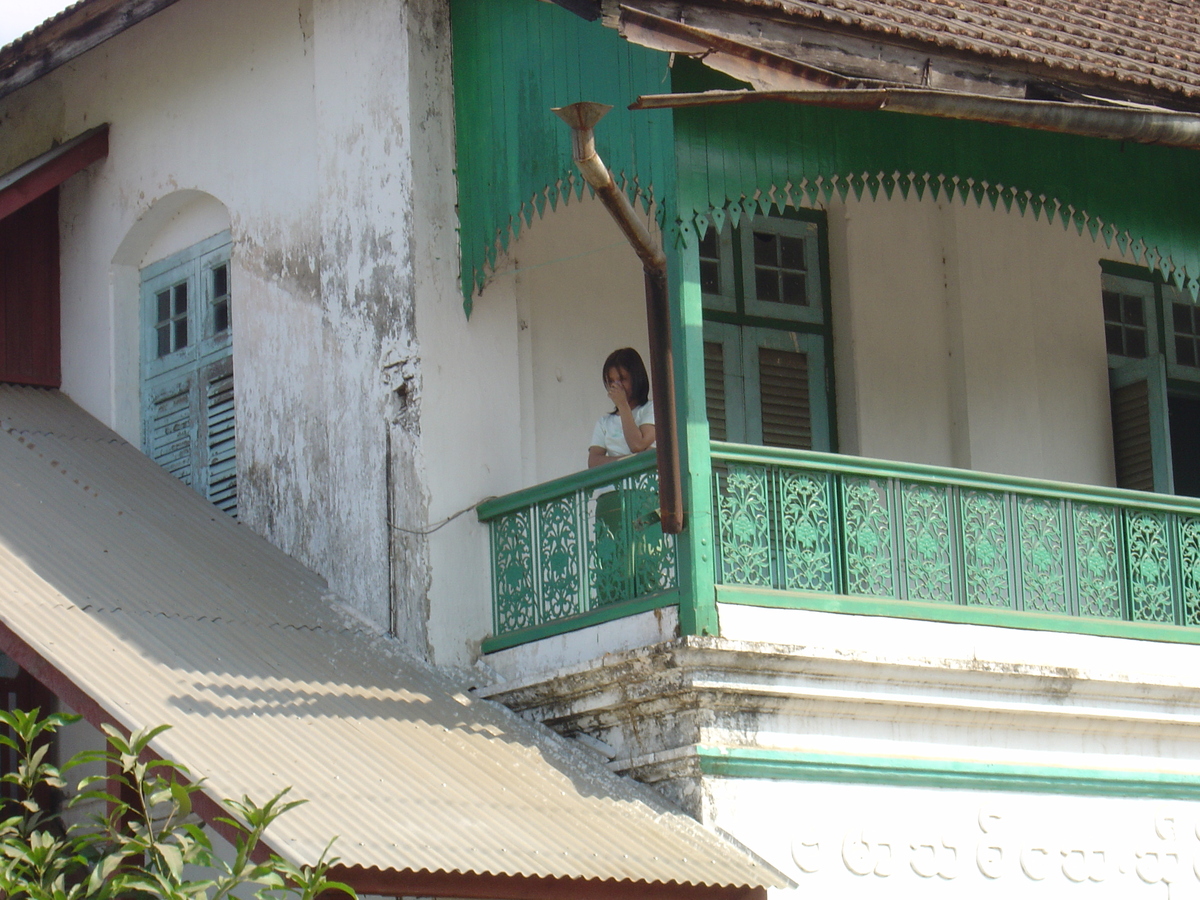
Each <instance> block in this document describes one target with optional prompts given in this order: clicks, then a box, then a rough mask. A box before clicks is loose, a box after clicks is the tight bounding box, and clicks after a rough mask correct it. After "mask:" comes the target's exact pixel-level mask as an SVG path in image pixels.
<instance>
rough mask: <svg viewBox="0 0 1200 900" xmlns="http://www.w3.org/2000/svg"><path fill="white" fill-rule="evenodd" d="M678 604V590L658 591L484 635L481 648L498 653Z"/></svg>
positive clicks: (487, 651) (484, 650) (483, 650)
mask: <svg viewBox="0 0 1200 900" xmlns="http://www.w3.org/2000/svg"><path fill="white" fill-rule="evenodd" d="M678 603H679V591H677V590H672V591H664V592H663V593H661V594H654V595H653V596H650V597H638V598H636V599H634V600H624V601H622V602H620V603H613V604H611V605H609V606H602V607H600V608H599V609H593V610H589V611H588V612H585V613H580V614H578V615H574V616H569V617H567V618H564V619H557V620H556V621H553V622H547V623H545V624H544V625H535V626H532V627H529V628H523V629H521V630H520V631H513V632H510V633H508V634H502V635H496V636H493V637H488V638H484V639H483V642H482V644H481V647H480V649H481V650H482V652H484V653H495V652H496V651H497V650H505V649H507V648H509V647H517V646H519V645H521V644H529V643H532V642H533V641H540V640H544V639H545V638H548V637H554V636H555V635H556V634H566V633H567V632H568V631H578V630H579V629H581V628H587V627H589V626H591V625H600V624H602V623H604V622H612V621H614V620H616V619H624V618H626V617H627V616H636V615H637V614H638V613H643V612H647V611H649V610H652V609H663V608H664V607H668V606H675V605H677V604H678Z"/></svg>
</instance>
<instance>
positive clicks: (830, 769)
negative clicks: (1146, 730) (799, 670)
mask: <svg viewBox="0 0 1200 900" xmlns="http://www.w3.org/2000/svg"><path fill="white" fill-rule="evenodd" d="M697 754H698V756H699V762H700V771H701V773H702V774H704V775H711V776H716V777H723V778H767V779H773V780H779V781H824V782H839V783H850V784H887V785H896V786H900V787H924V788H959V789H964V790H986V791H1020V792H1029V793H1038V794H1077V795H1086V796H1099V797H1158V798H1165V799H1171V800H1200V774H1196V773H1193V772H1152V771H1144V770H1142V771H1138V770H1115V769H1083V768H1072V767H1066V766H1063V767H1059V766H1036V765H1016V764H1007V763H990V762H977V761H973V760H956V759H912V758H909V757H891V756H854V755H845V756H843V755H840V754H832V753H807V752H801V751H789V750H767V749H742V748H735V749H729V748H721V747H710V746H700V747H698V748H697Z"/></svg>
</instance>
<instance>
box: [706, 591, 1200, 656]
mask: <svg viewBox="0 0 1200 900" xmlns="http://www.w3.org/2000/svg"><path fill="white" fill-rule="evenodd" d="M717 602H718V603H728V604H731V605H736V606H761V607H766V608H769V609H806V610H813V611H815V612H832V613H844V614H848V615H855V616H886V617H889V618H893V619H918V620H922V621H930V622H952V623H957V624H964V625H993V626H996V627H999V628H1019V629H1025V630H1026V631H1056V632H1061V633H1070V634H1092V635H1096V636H1099V637H1119V638H1130V639H1132V640H1140V641H1169V642H1171V643H1176V644H1200V629H1191V628H1180V627H1178V626H1175V625H1163V624H1158V623H1154V622H1125V621H1122V620H1120V619H1102V618H1092V617H1089V616H1056V615H1052V614H1049V613H1038V612H1027V611H1022V612H1017V611H1014V610H1011V609H993V608H989V607H983V606H958V605H955V604H950V603H926V602H921V601H918V600H889V599H886V598H881V597H850V596H847V595H845V594H823V593H817V592H815V591H778V590H767V589H762V588H751V587H736V586H732V585H717Z"/></svg>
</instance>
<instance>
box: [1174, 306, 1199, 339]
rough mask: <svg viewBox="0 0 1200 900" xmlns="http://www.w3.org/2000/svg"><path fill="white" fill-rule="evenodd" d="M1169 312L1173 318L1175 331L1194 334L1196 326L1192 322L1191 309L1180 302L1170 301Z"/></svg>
mask: <svg viewBox="0 0 1200 900" xmlns="http://www.w3.org/2000/svg"><path fill="white" fill-rule="evenodd" d="M1171 312H1172V314H1173V316H1174V319H1175V331H1176V332H1178V333H1179V334H1195V333H1196V328H1195V326H1194V324H1193V322H1192V310H1191V309H1190V308H1189V307H1187V306H1184V305H1183V304H1182V303H1172V304H1171Z"/></svg>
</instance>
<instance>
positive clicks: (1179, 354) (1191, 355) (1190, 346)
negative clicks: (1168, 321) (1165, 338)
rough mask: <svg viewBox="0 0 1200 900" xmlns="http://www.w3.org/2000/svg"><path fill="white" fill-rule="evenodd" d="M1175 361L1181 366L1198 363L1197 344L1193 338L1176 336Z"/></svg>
mask: <svg viewBox="0 0 1200 900" xmlns="http://www.w3.org/2000/svg"><path fill="white" fill-rule="evenodd" d="M1175 362H1177V363H1179V364H1180V365H1181V366H1195V365H1196V345H1195V344H1194V343H1192V340H1191V338H1186V337H1177V338H1175Z"/></svg>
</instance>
